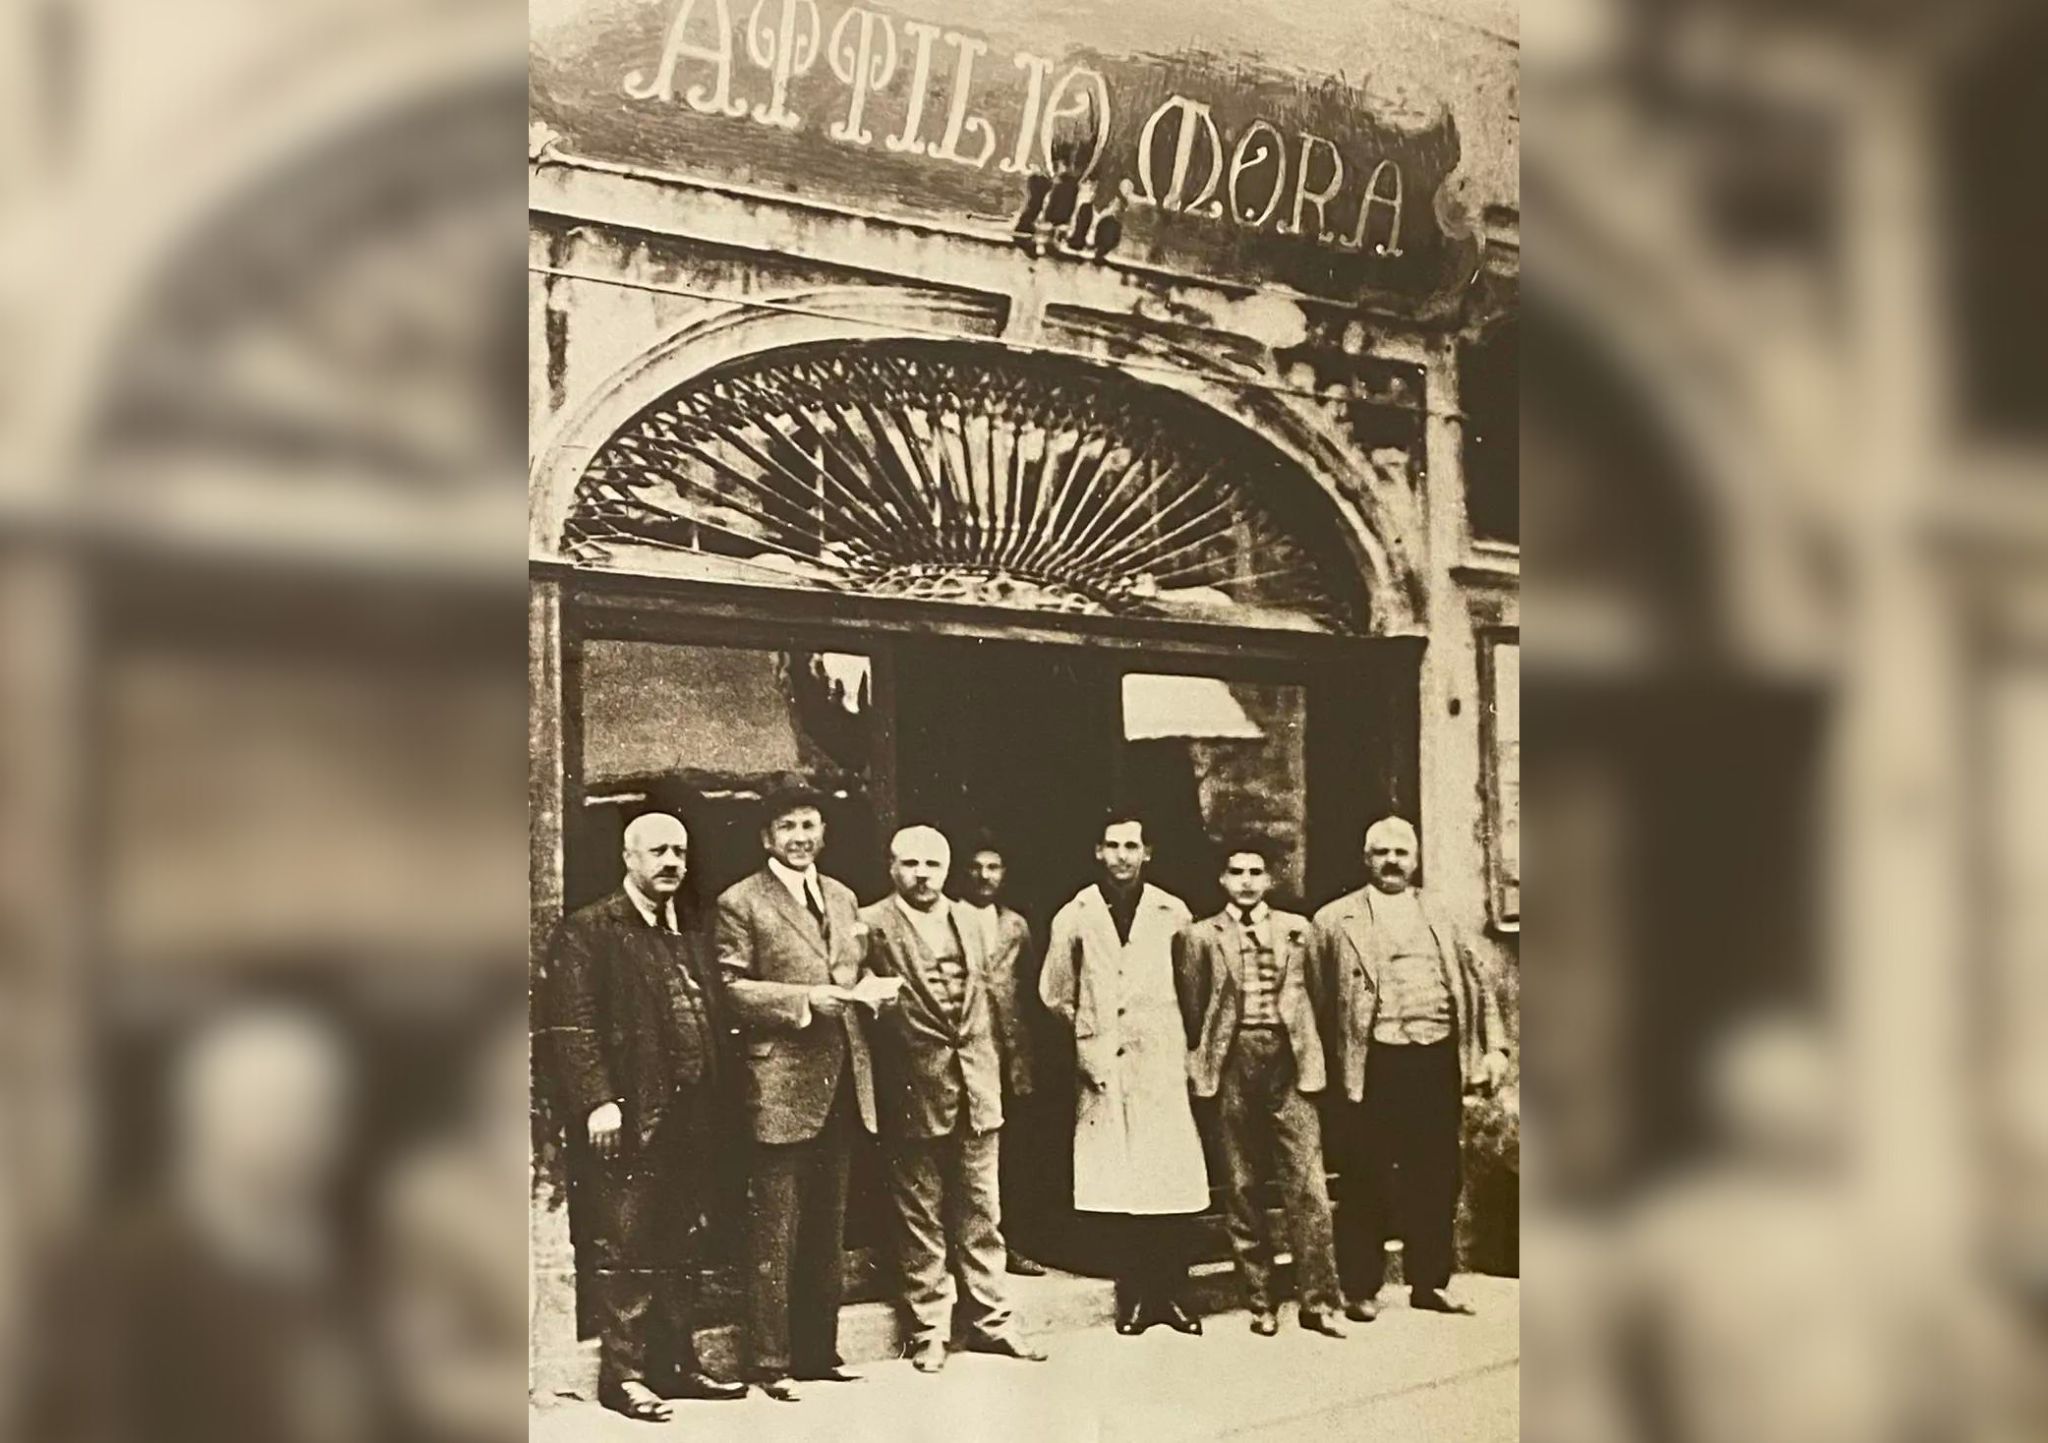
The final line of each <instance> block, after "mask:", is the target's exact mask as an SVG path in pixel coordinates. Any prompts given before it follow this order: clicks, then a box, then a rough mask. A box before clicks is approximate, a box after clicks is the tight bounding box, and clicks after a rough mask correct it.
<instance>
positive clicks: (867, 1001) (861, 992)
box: [853, 973, 903, 1012]
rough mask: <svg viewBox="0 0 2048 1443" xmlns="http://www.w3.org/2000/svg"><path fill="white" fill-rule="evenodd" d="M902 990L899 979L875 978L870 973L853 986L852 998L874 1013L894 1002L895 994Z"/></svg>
mask: <svg viewBox="0 0 2048 1443" xmlns="http://www.w3.org/2000/svg"><path fill="white" fill-rule="evenodd" d="M902 989H903V979H902V978H901V977H877V976H875V975H874V974H873V973H870V974H869V975H867V976H866V977H863V978H861V979H860V981H858V982H856V983H854V984H853V997H854V1000H855V1001H856V1002H860V1003H863V1004H864V1005H866V1006H867V1007H869V1008H871V1009H873V1010H874V1011H877V1012H879V1011H881V1010H882V1008H883V1007H884V1006H885V1005H887V1004H888V1003H890V1002H893V1001H895V1000H896V994H897V993H898V992H900V991H901V990H902Z"/></svg>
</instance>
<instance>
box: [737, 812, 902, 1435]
mask: <svg viewBox="0 0 2048 1443" xmlns="http://www.w3.org/2000/svg"><path fill="white" fill-rule="evenodd" d="M761 815H762V826H761V845H762V848H763V850H764V851H766V852H767V854H768V855H767V860H766V862H765V863H764V864H763V866H762V868H761V870H760V871H758V872H756V873H754V874H753V875H752V876H750V877H747V878H745V879H744V880H742V881H739V882H736V883H734V884H733V885H732V886H731V887H728V888H727V889H726V890H725V892H724V894H723V895H721V896H720V897H719V899H718V966H719V970H720V971H721V972H722V973H723V974H724V976H725V988H726V1000H727V1002H728V1003H729V1005H730V1008H731V1011H732V1015H733V1018H734V1020H735V1021H737V1022H738V1023H739V1025H740V1029H741V1038H742V1042H743V1044H744V1049H743V1050H744V1053H745V1061H744V1066H745V1069H746V1077H745V1083H746V1092H745V1110H746V1121H747V1128H748V1132H749V1134H750V1135H751V1137H752V1140H753V1143H752V1155H751V1161H750V1163H749V1167H748V1179H747V1314H746V1327H745V1333H746V1344H747V1354H748V1360H749V1367H750V1370H751V1375H752V1377H753V1379H754V1381H755V1382H756V1383H758V1384H759V1385H760V1387H761V1390H762V1391H763V1392H764V1393H766V1394H767V1395H768V1396H769V1397H771V1398H774V1399H776V1400H778V1401H780V1402H794V1401H796V1399H797V1398H798V1397H799V1396H800V1389H799V1385H800V1383H802V1382H821V1383H848V1382H853V1381H855V1380H856V1379H857V1378H858V1376H859V1375H858V1374H856V1373H850V1372H848V1371H847V1370H846V1368H845V1366H844V1360H843V1359H841V1357H840V1356H839V1300H840V1293H841V1288H842V1286H843V1277H844V1261H843V1259H842V1257H841V1250H842V1248H843V1245H844V1242H843V1239H844V1233H845V1222H846V1180H847V1171H848V1166H849V1160H850V1158H851V1155H852V1148H853V1143H854V1139H855V1137H856V1136H857V1135H858V1134H859V1133H860V1132H862V1131H866V1132H869V1133H872V1132H874V1130H875V1090H874V1078H873V1075H872V1072H871V1069H870V1065H869V1061H868V1037H867V1029H866V1027H865V1025H864V1023H863V1020H862V1017H861V1006H860V1004H858V1003H856V1002H855V1001H854V994H853V990H852V989H853V987H854V985H855V984H856V983H857V982H859V981H860V979H861V977H862V976H863V975H864V974H865V972H866V957H867V940H866V928H865V927H864V926H863V925H862V924H861V921H860V918H859V916H858V911H859V907H858V904H857V903H856V902H855V900H854V896H853V891H852V889H851V888H849V887H848V886H847V885H846V884H845V883H844V882H841V881H838V880H837V879H836V878H832V877H827V876H825V875H824V874H823V873H822V872H820V871H819V870H818V854H819V853H820V852H822V851H823V850H824V847H825V818H824V813H823V812H822V811H821V810H820V808H819V798H818V797H817V795H816V794H815V793H811V792H807V791H803V790H787V791H783V792H779V793H777V794H775V795H773V796H770V797H769V798H768V799H767V800H766V801H765V802H764V803H763V804H762V808H761Z"/></svg>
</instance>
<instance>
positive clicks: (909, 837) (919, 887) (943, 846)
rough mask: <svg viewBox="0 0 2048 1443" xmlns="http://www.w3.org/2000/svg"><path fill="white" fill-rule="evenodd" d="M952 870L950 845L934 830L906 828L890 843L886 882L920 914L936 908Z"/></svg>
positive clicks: (942, 834) (934, 828)
mask: <svg viewBox="0 0 2048 1443" xmlns="http://www.w3.org/2000/svg"><path fill="white" fill-rule="evenodd" d="M952 867H953V845H952V843H950V842H948V841H947V840H946V834H945V833H944V832H941V831H940V830H939V829H938V828H937V827H905V828H904V829H903V830H902V831H900V832H898V833H897V834H896V835H895V836H893V837H891V838H890V839H889V880H890V881H891V882H892V883H893V884H894V885H895V888H896V895H897V896H899V897H901V898H902V899H903V900H904V901H906V902H908V903H909V904H910V905H911V906H913V907H915V908H917V909H918V911H920V912H924V911H929V910H930V909H931V908H933V907H935V906H937V905H938V902H939V896H940V893H941V892H942V891H943V890H944V888H945V885H946V874H947V873H948V872H950V871H951V870H952Z"/></svg>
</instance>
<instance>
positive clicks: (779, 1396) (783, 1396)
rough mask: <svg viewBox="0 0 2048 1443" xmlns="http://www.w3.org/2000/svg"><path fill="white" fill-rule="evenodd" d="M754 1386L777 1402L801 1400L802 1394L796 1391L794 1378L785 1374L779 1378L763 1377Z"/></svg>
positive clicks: (796, 1401)
mask: <svg viewBox="0 0 2048 1443" xmlns="http://www.w3.org/2000/svg"><path fill="white" fill-rule="evenodd" d="M754 1386H755V1387H757V1388H759V1389H760V1390H761V1391H762V1392H763V1393H766V1394H767V1395H768V1396H769V1397H771V1398H773V1399H774V1400H775V1401H776V1402H778V1403H798V1402H801V1401H803V1394H802V1393H799V1392H798V1391H797V1386H796V1379H794V1378H791V1377H789V1376H787V1375H784V1376H782V1377H780V1378H763V1379H761V1380H760V1381H759V1382H757V1383H756V1384H755V1385H754Z"/></svg>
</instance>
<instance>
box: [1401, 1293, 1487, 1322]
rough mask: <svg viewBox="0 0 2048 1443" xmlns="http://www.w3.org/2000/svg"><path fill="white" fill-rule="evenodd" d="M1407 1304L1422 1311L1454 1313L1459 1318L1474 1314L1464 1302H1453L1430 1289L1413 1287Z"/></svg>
mask: <svg viewBox="0 0 2048 1443" xmlns="http://www.w3.org/2000/svg"><path fill="white" fill-rule="evenodd" d="M1408 1306H1409V1307H1411V1308H1414V1309H1415V1310H1417V1311H1418V1312H1423V1313H1455V1314H1456V1315H1457V1316H1459V1317H1461V1318H1470V1317H1473V1316H1475V1315H1474V1313H1473V1310H1472V1309H1471V1308H1469V1307H1467V1306H1465V1304H1463V1303H1454V1302H1452V1301H1451V1300H1450V1299H1449V1298H1447V1297H1445V1296H1444V1295H1443V1294H1442V1293H1439V1292H1436V1291H1434V1290H1432V1289H1425V1288H1417V1289H1415V1290H1414V1291H1413V1292H1411V1293H1410V1294H1409V1295H1408Z"/></svg>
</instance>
